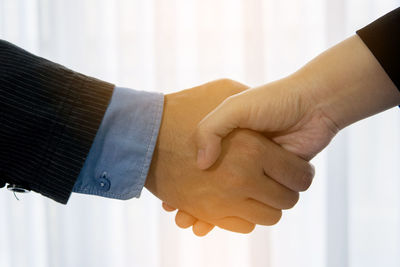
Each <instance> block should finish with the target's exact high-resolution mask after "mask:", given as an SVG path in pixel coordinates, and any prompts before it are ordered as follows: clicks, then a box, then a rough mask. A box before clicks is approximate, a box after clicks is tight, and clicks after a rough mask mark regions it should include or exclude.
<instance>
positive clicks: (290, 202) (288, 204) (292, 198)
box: [282, 192, 300, 209]
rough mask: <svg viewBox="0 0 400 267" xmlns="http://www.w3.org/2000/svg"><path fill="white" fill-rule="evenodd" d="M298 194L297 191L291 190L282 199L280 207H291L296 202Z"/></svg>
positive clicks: (298, 197)
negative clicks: (282, 203)
mask: <svg viewBox="0 0 400 267" xmlns="http://www.w3.org/2000/svg"><path fill="white" fill-rule="evenodd" d="M299 199H300V194H299V193H298V192H292V193H291V194H290V195H289V196H288V197H287V198H286V199H285V201H284V203H285V204H284V205H283V206H282V209H291V208H293V207H294V206H295V205H296V204H297V202H299Z"/></svg>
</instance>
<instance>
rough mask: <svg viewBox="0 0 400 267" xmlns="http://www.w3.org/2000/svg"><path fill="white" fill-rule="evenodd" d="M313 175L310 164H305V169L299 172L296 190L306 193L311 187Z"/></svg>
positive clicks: (312, 168)
mask: <svg viewBox="0 0 400 267" xmlns="http://www.w3.org/2000/svg"><path fill="white" fill-rule="evenodd" d="M314 174H315V171H314V167H313V166H312V165H311V164H308V163H307V165H306V167H304V168H303V171H301V172H300V174H299V178H298V181H299V185H298V186H299V188H298V190H299V191H300V192H302V191H306V190H307V189H308V188H309V187H310V186H311V183H312V181H313V178H314Z"/></svg>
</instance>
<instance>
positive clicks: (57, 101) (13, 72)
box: [0, 40, 114, 204]
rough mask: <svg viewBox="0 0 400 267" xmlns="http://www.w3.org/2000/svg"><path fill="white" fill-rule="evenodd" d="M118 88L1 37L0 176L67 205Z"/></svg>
mask: <svg viewBox="0 0 400 267" xmlns="http://www.w3.org/2000/svg"><path fill="white" fill-rule="evenodd" d="M113 88H114V86H113V85H112V84H109V83H105V82H102V81H99V80H97V79H94V78H90V77H87V76H84V75H82V74H79V73H76V72H73V71H71V70H69V69H67V68H65V67H63V66H60V65H58V64H55V63H53V62H50V61H48V60H45V59H43V58H40V57H37V56H34V55H32V54H30V53H28V52H26V51H25V50H23V49H21V48H18V47H16V46H14V45H12V44H10V43H8V42H6V41H2V40H0V175H1V176H0V179H1V180H2V181H3V182H6V183H9V184H18V185H21V186H23V187H27V188H28V189H31V190H33V191H36V192H39V193H41V194H43V195H44V196H47V197H50V198H52V199H54V200H55V201H57V202H60V203H64V204H65V203H67V201H68V198H69V196H70V194H71V191H72V188H73V186H74V184H75V181H76V179H77V177H78V175H79V172H80V170H81V168H82V166H83V163H84V162H85V159H86V156H87V154H88V153H89V150H90V147H91V145H92V142H93V140H94V137H95V135H96V132H97V130H98V127H99V125H100V123H101V120H102V118H103V115H104V113H105V111H106V109H107V106H108V103H109V101H110V99H111V96H112V92H113Z"/></svg>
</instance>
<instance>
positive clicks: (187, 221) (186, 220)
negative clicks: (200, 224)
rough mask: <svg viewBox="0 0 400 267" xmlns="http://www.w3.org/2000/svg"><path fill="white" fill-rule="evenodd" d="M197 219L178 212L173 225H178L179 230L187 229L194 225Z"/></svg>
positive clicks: (180, 211)
mask: <svg viewBox="0 0 400 267" xmlns="http://www.w3.org/2000/svg"><path fill="white" fill-rule="evenodd" d="M196 221H197V219H196V218H195V217H193V216H192V215H190V214H189V213H186V212H184V211H182V210H178V212H177V213H176V215H175V223H176V225H178V226H179V227H180V228H188V227H190V226H192V225H193V224H195V223H196Z"/></svg>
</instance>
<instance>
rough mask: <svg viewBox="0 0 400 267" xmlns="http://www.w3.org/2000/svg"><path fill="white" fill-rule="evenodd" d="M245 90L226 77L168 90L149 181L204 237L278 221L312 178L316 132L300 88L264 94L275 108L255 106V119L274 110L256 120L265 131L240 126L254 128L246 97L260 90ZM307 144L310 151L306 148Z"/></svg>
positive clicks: (183, 220)
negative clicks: (306, 118)
mask: <svg viewBox="0 0 400 267" xmlns="http://www.w3.org/2000/svg"><path fill="white" fill-rule="evenodd" d="M281 83H284V82H281ZM288 86H289V84H288ZM288 88H290V87H288ZM246 89H248V87H246V86H244V85H242V84H240V83H238V82H235V81H232V80H227V79H224V80H218V81H214V82H210V83H207V84H205V85H202V86H199V87H195V88H192V89H188V90H184V91H181V92H178V93H175V94H170V95H166V96H165V109H164V115H163V119H162V123H161V128H160V134H159V138H158V142H157V146H156V149H155V152H154V156H153V161H152V165H151V167H150V171H149V175H148V177H147V181H146V185H145V186H146V188H147V189H148V190H149V191H151V192H152V193H153V194H154V195H156V196H157V197H158V198H160V199H161V200H162V201H164V203H163V207H164V209H166V210H167V211H173V210H175V209H176V208H177V209H179V211H178V212H177V214H176V224H177V225H178V226H179V227H182V228H188V227H190V226H193V232H194V233H195V234H196V235H199V236H203V235H206V234H207V233H208V232H209V231H211V230H212V229H213V227H214V226H215V225H216V226H219V227H220V228H223V229H226V230H230V231H234V232H240V233H249V232H251V231H252V230H253V229H254V227H255V225H256V224H260V225H273V224H275V223H277V222H278V221H279V220H280V218H281V215H282V210H283V209H289V208H292V207H293V206H294V205H295V204H296V203H297V201H298V199H299V192H300V191H304V190H306V189H307V188H308V187H309V186H310V184H311V182H312V179H313V176H314V169H313V167H312V165H310V164H309V163H308V162H307V161H306V159H309V158H311V156H312V154H311V151H312V152H315V147H312V146H313V145H314V144H315V143H314V142H315V141H316V140H315V139H314V137H318V136H316V135H312V134H314V133H313V132H312V131H310V130H309V129H307V127H304V126H306V125H307V124H306V123H307V121H304V120H303V119H304V118H303V117H301V115H302V114H301V113H300V112H301V109H302V108H303V107H302V106H300V105H305V103H303V102H301V101H300V99H296V98H294V97H295V96H294V94H291V95H283V92H284V91H283V90H282V84H279V86H276V87H274V85H271V86H270V88H269V89H268V95H265V98H264V100H262V101H264V102H265V106H267V107H268V108H269V109H270V110H265V111H261V110H258V109H256V106H254V105H253V107H254V108H255V109H254V110H251V112H254V113H255V114H252V116H253V118H254V119H255V118H256V117H257V116H258V115H260V116H262V115H263V114H268V116H262V119H261V117H260V121H259V122H257V125H259V127H260V128H259V131H260V133H259V132H255V131H251V130H246V129H240V128H237V127H243V128H253V127H246V125H242V124H241V121H242V120H243V119H244V118H245V117H247V116H249V115H250V114H247V111H245V110H243V109H244V108H245V106H246V105H248V106H250V105H251V104H252V103H251V102H242V101H247V100H246V99H245V98H246V94H247V95H248V96H249V97H251V95H250V94H252V92H253V91H254V89H251V90H247V91H246ZM291 89H293V88H291ZM255 90H257V89H255ZM292 93H293V92H292ZM239 98H240V99H239ZM258 100H261V99H258ZM289 100H291V101H292V102H289ZM236 101H238V102H236ZM249 101H250V98H249ZM267 102H268V103H267ZM221 103H222V104H221ZM245 103H246V105H245ZM218 105H220V106H219V107H218V108H217V106H218ZM215 108H217V109H216V110H215V111H214V112H213V113H211V114H209V113H210V112H211V111H212V110H213V109H215ZM229 112H233V113H231V114H229ZM257 112H262V113H263V114H258V115H257ZM207 114H209V115H208V116H207V117H206V118H205V119H203V118H204V117H205V116H206V115H207ZM247 118H248V117H247ZM278 118H281V119H280V120H278ZM202 119H203V120H202ZM301 123H304V125H302V124H301ZM235 128H237V129H235ZM265 130H267V131H265ZM224 136H226V138H224V139H223V141H222V147H221V145H220V140H221V138H222V137H224ZM285 148H287V150H286V149H285ZM303 148H306V149H308V150H309V151H308V152H310V153H308V154H304V152H305V151H307V150H306V149H303ZM313 149H314V150H313ZM290 150H292V151H293V150H294V151H293V152H295V153H293V152H290ZM296 154H297V155H296Z"/></svg>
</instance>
